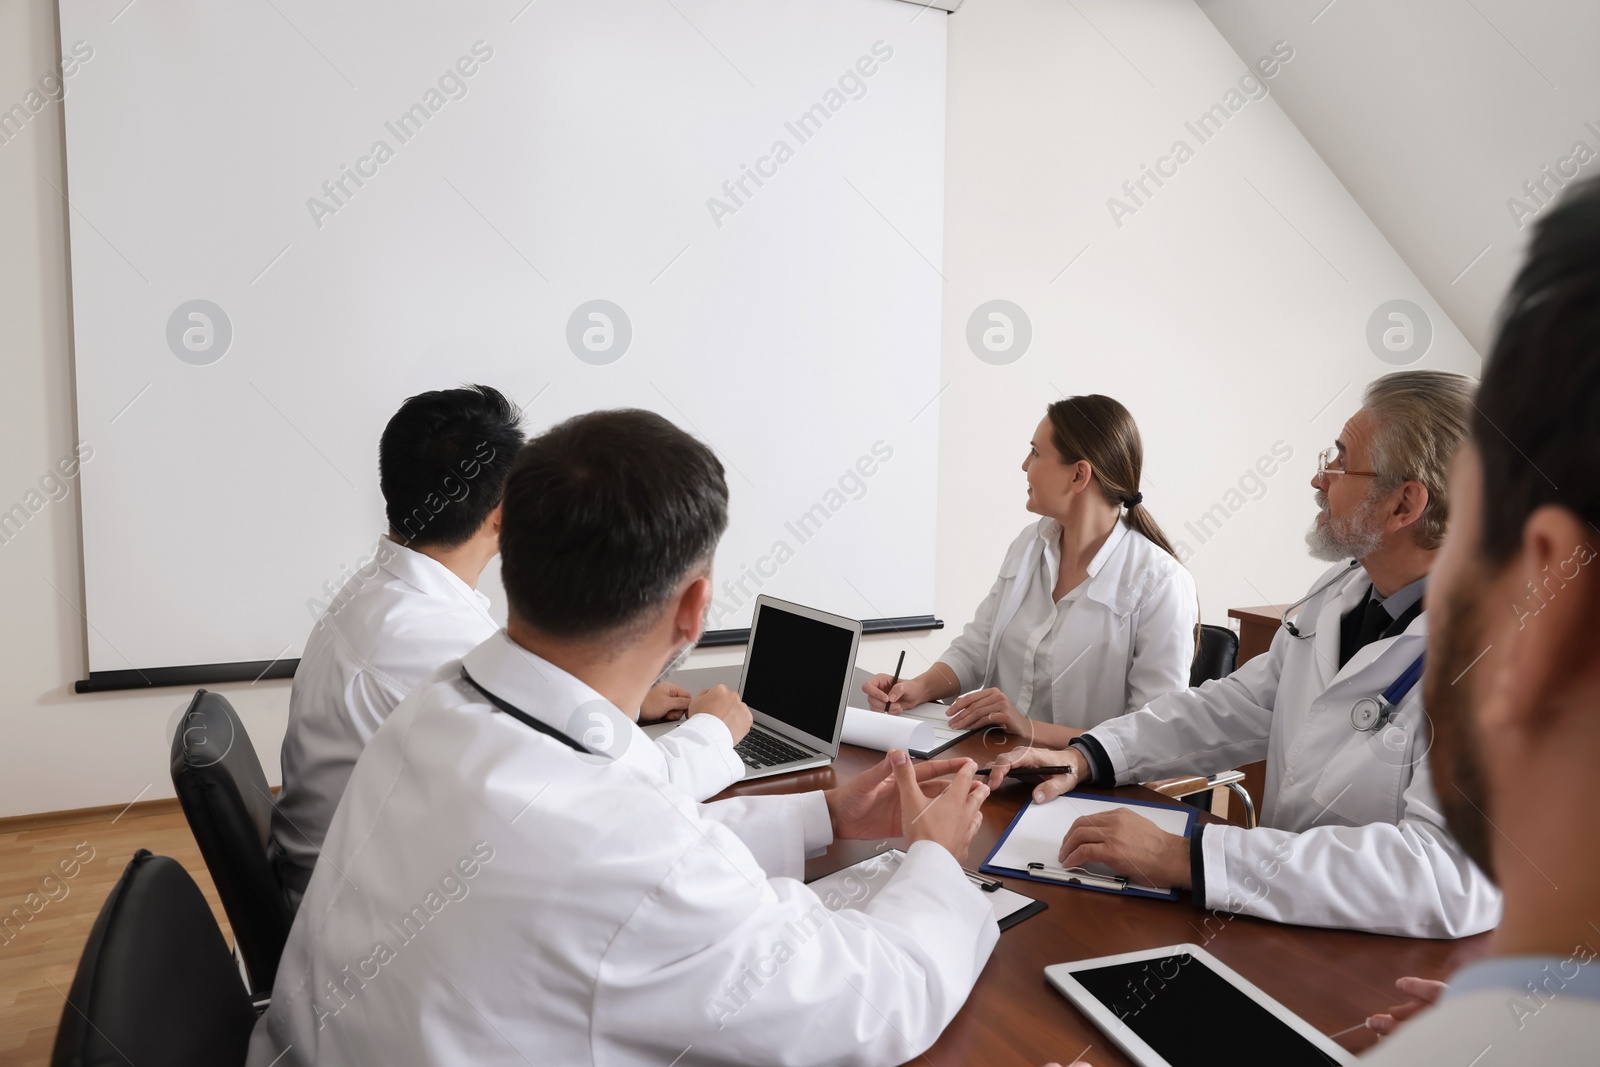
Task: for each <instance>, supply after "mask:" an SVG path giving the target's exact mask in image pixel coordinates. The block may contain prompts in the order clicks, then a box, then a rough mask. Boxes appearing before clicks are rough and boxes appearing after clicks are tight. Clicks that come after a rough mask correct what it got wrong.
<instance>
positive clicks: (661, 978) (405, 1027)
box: [249, 411, 998, 1067]
mask: <svg viewBox="0 0 1600 1067" xmlns="http://www.w3.org/2000/svg"><path fill="white" fill-rule="evenodd" d="M727 497H728V491H727V485H726V482H725V481H724V478H723V472H722V465H721V464H720V463H718V462H717V460H716V458H715V457H714V456H713V455H712V454H711V452H710V450H709V449H707V448H706V447H705V446H704V445H702V444H700V443H699V442H698V441H696V440H694V439H693V438H692V437H690V436H688V435H687V434H685V433H683V432H682V431H680V430H678V429H676V428H675V427H673V426H672V425H671V424H670V423H668V422H667V421H666V420H665V419H662V418H661V417H660V416H657V415H653V414H650V413H648V412H642V411H610V412H599V413H596V414H592V415H586V416H580V417H578V418H575V419H572V420H569V421H568V422H565V423H562V424H561V425H559V426H557V427H555V428H554V429H552V430H550V431H549V432H548V433H546V434H544V435H543V436H541V437H539V438H536V439H535V440H533V441H531V442H530V443H529V444H528V445H527V447H526V448H525V449H524V450H523V452H522V454H521V456H520V457H519V458H518V461H517V464H516V466H515V468H514V469H513V470H512V472H511V476H510V478H509V480H508V482H507V485H506V498H505V504H504V507H503V522H502V526H501V537H500V544H501V561H502V570H501V572H502V574H503V576H504V578H505V582H506V590H507V594H508V596H509V599H510V604H511V611H510V621H509V623H508V624H507V627H506V630H505V631H504V632H503V633H499V634H496V635H494V636H493V637H491V638H489V639H488V640H487V641H485V642H484V643H483V644H481V645H479V646H478V647H477V648H475V649H473V650H472V651H470V652H469V653H467V654H466V655H465V656H464V657H462V658H461V659H459V660H453V661H451V662H449V663H447V664H445V665H444V666H442V667H440V668H439V670H438V671H436V672H435V673H434V674H433V676H432V677H431V678H430V679H429V680H428V681H427V682H425V683H424V684H423V685H422V687H421V688H419V689H418V690H417V691H416V692H414V693H413V694H412V695H411V696H410V697H408V698H407V699H406V700H405V702H404V703H402V704H401V706H400V707H399V708H398V709H396V710H395V713H394V714H393V715H392V716H390V717H389V720H388V721H387V722H385V723H384V724H383V726H382V727H381V728H379V730H378V732H377V734H376V735H375V736H374V737H373V739H372V741H371V743H370V744H369V745H368V746H367V749H366V751H365V752H364V753H362V756H361V760H360V762H359V763H358V764H357V765H356V768H355V773H354V774H352V775H351V777H350V782H349V787H348V789H347V791H346V793H345V797H344V801H343V803H341V804H340V805H339V810H338V813H337V814H336V815H335V816H334V820H333V825H332V827H331V828H330V829H329V831H328V835H327V840H326V844H325V855H324V861H325V862H323V863H321V864H319V865H318V867H317V870H316V873H315V874H314V875H313V876H312V879H311V885H310V888H309V889H308V891H307V894H306V898H305V903H304V905H303V906H302V907H301V909H300V913H299V916H298V917H297V918H296V920H295V924H294V928H293V929H292V930H291V931H290V934H289V941H288V945H287V946H286V947H285V949H284V954H283V960H282V962H281V963H280V964H279V967H278V979H277V983H276V985H275V986H274V987H273V996H272V1007H271V1008H270V1009H269V1010H268V1012H267V1014H266V1015H265V1016H264V1017H263V1020H262V1022H261V1023H260V1024H258V1025H257V1027H256V1032H255V1034H254V1038H253V1040H252V1043H251V1050H250V1059H249V1063H250V1064H251V1065H253V1067H268V1065H269V1064H278V1065H279V1067H292V1065H295V1064H345V1063H358V1062H359V1063H414V1064H449V1065H452V1067H453V1065H456V1064H463V1063H471V1064H480V1065H481V1064H491V1065H493V1064H504V1065H507V1067H511V1065H518V1067H520V1065H525V1064H528V1063H535V1062H538V1063H574V1064H575V1063H605V1064H611V1065H615V1067H667V1065H669V1064H677V1065H678V1067H690V1065H695V1064H741V1065H753V1064H767V1063H772V1064H776V1063H784V1064H841V1065H851V1064H883V1063H899V1062H902V1061H905V1060H908V1059H912V1058H915V1057H916V1056H918V1055H919V1054H920V1053H921V1052H923V1051H924V1050H925V1049H927V1048H928V1046H929V1045H931V1044H932V1043H933V1041H934V1039H935V1038H936V1037H937V1036H938V1035H939V1032H940V1031H941V1030H942V1029H943V1028H944V1026H945V1025H946V1024H947V1023H948V1022H949V1021H950V1019H951V1017H952V1016H953V1015H954V1014H955V1012H956V1010H957V1009H958V1008H959V1007H960V1006H961V1004H962V1003H963V1002H964V1001H965V999H966V996H967V994H968V992H969V991H970V990H971V988H972V983H973V982H974V981H975V980H976V978H977V976H978V972H979V971H980V970H981V969H982V967H983V964H984V962H985V961H986V960H987V958H988V956H989V953H990V951H991V950H992V949H993V947H994V945H995V942H996V940H997V938H998V929H997V927H996V925H995V920H994V914H993V911H992V909H991V908H990V905H989V903H988V899H987V897H986V896H985V895H984V894H983V893H982V892H980V891H979V890H978V889H977V888H976V887H975V886H974V885H972V883H970V882H969V881H967V879H966V877H965V875H964V874H963V873H962V869H961V866H960V863H961V861H962V860H963V859H964V857H965V856H966V853H967V849H968V846H969V845H970V843H971V840H972V836H973V834H974V833H975V832H976V831H977V829H978V827H979V825H980V824H981V821H982V816H981V813H980V811H979V807H980V805H981V804H982V801H983V798H984V797H985V796H986V795H987V793H988V789H987V788H986V787H985V786H984V785H983V783H982V782H981V781H979V780H978V779H976V778H975V777H974V771H975V769H976V768H975V765H974V764H973V763H972V761H970V760H937V761H929V762H925V763H922V764H920V765H917V766H915V767H913V765H912V764H911V762H910V760H909V759H908V758H907V756H906V754H905V753H904V752H894V753H890V754H889V756H888V758H886V759H885V760H884V761H883V762H882V763H880V764H878V765H877V767H875V768H873V769H871V770H869V771H867V772H865V773H864V774H862V775H861V776H859V777H858V778H857V779H856V780H855V781H853V782H850V783H848V784H846V785H842V786H839V787H836V788H834V789H830V790H827V791H826V792H812V793H804V794H796V795H787V796H758V797H745V798H738V799H734V800H725V801H721V802H719V803H715V804H700V803H696V802H695V800H694V799H693V798H692V797H691V796H690V795H689V794H687V793H685V792H684V791H683V790H682V789H680V788H678V787H677V786H675V785H674V784H673V783H672V782H671V781H669V780H668V778H667V775H666V769H665V765H664V760H663V758H662V756H661V753H660V751H659V750H658V749H657V748H656V746H654V745H652V744H650V742H649V740H648V739H647V738H646V737H645V735H644V734H643V733H642V732H641V731H640V730H639V728H638V726H637V725H636V723H635V719H636V718H637V715H638V709H639V704H640V701H641V699H642V698H643V696H644V694H645V692H646V690H648V688H649V687H650V684H651V682H652V681H653V680H655V679H656V678H658V677H659V676H661V675H662V674H663V673H664V672H665V671H666V670H668V669H669V668H670V667H671V665H672V664H673V663H674V662H676V661H677V660H678V659H679V658H680V657H681V656H682V654H683V652H684V650H686V649H688V648H690V647H692V646H693V644H694V643H695V641H696V639H697V638H698V637H699V635H700V631H701V628H702V626H703V619H704V616H705V613H706V609H707V608H708V607H709V605H710V603H711V590H712V584H711V561H712V556H713V553H714V552H715V549H716V545H717V541H718V540H719V538H720V537H721V534H722V531H723V528H724V527H725V525H726V523H727ZM707 694H709V699H712V700H714V701H716V702H718V703H719V704H721V705H723V706H726V707H739V708H742V707H743V705H742V704H741V703H740V701H739V698H738V697H737V696H736V695H735V694H734V693H732V692H731V691H730V690H728V689H727V688H726V687H723V686H718V687H717V688H715V689H712V690H708V691H707ZM747 713H748V712H747ZM951 774H953V775H954V779H953V780H950V781H936V780H935V779H940V778H942V777H943V776H945V775H951ZM902 833H904V834H906V835H908V836H909V837H910V838H911V839H912V843H911V845H910V847H909V848H908V849H907V852H906V856H905V859H904V860H903V862H902V863H901V864H900V866H899V867H898V869H896V870H894V871H893V872H892V873H891V872H890V871H889V870H887V869H885V870H884V871H883V872H882V873H881V875H880V876H881V877H883V878H884V879H885V882H884V883H883V884H882V886H881V888H880V889H879V891H878V893H877V895H876V896H875V897H873V898H872V899H871V900H870V901H869V902H868V903H867V904H866V905H865V906H864V907H861V908H859V909H857V908H851V909H844V910H830V907H831V906H832V905H825V904H824V902H823V899H822V898H820V897H819V896H818V895H817V894H816V893H815V892H814V891H812V890H811V889H810V888H809V887H807V886H806V885H805V884H803V883H802V882H801V881H800V879H801V877H802V876H803V874H804V869H805V864H804V860H805V857H806V855H807V854H808V853H812V852H815V851H818V850H820V849H823V848H825V847H826V846H828V845H829V844H830V843H831V842H832V841H833V840H834V839H835V838H857V839H862V840H879V841H881V840H883V839H885V838H890V837H895V836H899V835H901V834H902Z"/></svg>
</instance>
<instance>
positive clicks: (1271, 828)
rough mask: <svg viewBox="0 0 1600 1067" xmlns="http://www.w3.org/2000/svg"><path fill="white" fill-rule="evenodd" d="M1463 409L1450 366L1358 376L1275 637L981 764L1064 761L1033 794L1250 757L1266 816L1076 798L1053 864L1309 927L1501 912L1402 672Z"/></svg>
mask: <svg viewBox="0 0 1600 1067" xmlns="http://www.w3.org/2000/svg"><path fill="white" fill-rule="evenodd" d="M1471 412H1472V383H1471V382H1470V381H1469V380H1468V379H1467V378H1464V377H1462V376H1461V375H1458V374H1448V373H1443V372H1440V371H1404V372H1400V373H1396V374H1390V375H1387V376H1385V377H1383V378H1379V379H1378V380H1377V381H1375V382H1373V383H1372V384H1371V385H1370V386H1369V387H1368V389H1367V391H1366V395H1365V397H1364V398H1363V401H1362V406H1361V409H1360V410H1359V411H1357V412H1356V413H1355V414H1354V415H1353V416H1351V418H1350V420H1349V421H1348V422H1346V423H1345V425H1344V429H1343V430H1342V431H1341V432H1340V434H1339V438H1338V440H1337V441H1336V442H1335V444H1334V446H1333V447H1332V448H1329V449H1327V450H1326V451H1324V452H1323V453H1322V455H1321V456H1320V457H1319V460H1318V464H1317V473H1316V475H1315V477H1313V478H1312V480H1311V485H1312V488H1313V489H1315V490H1316V501H1317V507H1318V512H1317V517H1316V519H1315V521H1314V522H1313V524H1312V527H1311V530H1310V531H1309V532H1308V533H1307V534H1306V543H1307V544H1308V545H1309V547H1310V549H1311V554H1312V555H1313V556H1315V557H1317V558H1318V559H1325V560H1328V561H1330V562H1334V566H1333V567H1332V568H1330V569H1329V570H1328V571H1327V573H1325V574H1324V575H1323V576H1322V577H1321V578H1319V579H1318V580H1317V582H1316V583H1315V584H1314V585H1313V586H1312V587H1311V591H1310V592H1309V593H1308V594H1307V595H1306V596H1305V597H1303V598H1301V599H1300V601H1298V602H1297V603H1296V604H1294V605H1293V606H1291V608H1290V610H1289V611H1287V612H1285V621H1284V624H1283V626H1282V628H1281V629H1280V630H1279V631H1278V633H1277V635H1276V636H1275V637H1274V638H1273V641H1272V647H1271V649H1270V650H1269V651H1267V652H1266V653H1263V654H1262V655H1260V656H1257V657H1256V658H1255V659H1252V660H1251V661H1250V662H1249V663H1246V664H1245V665H1244V666H1243V667H1241V668H1239V669H1238V670H1237V671H1235V672H1234V673H1233V674H1231V675H1229V676H1228V677H1227V678H1223V679H1220V680H1217V681H1211V682H1207V683H1206V684H1205V685H1202V686H1200V687H1198V688H1195V689H1188V690H1182V691H1179V692H1176V693H1171V694H1168V695H1167V696H1165V697H1162V698H1161V699H1159V700H1156V701H1153V702H1152V703H1150V704H1149V705H1148V706H1146V707H1144V708H1142V709H1141V710H1139V711H1136V712H1134V713H1132V714H1129V715H1124V716H1121V717H1119V718H1116V719H1113V720H1111V721H1110V722H1106V723H1103V724H1101V725H1100V726H1097V727H1095V728H1094V729H1092V730H1090V731H1088V732H1087V733H1084V734H1083V735H1081V736H1079V737H1078V738H1076V739H1074V740H1073V742H1072V744H1071V747H1069V748H1067V749H1065V750H1061V751H1052V750H1048V749H1036V748H1029V749H1022V750H1019V751H1015V752H1011V753H1007V754H1005V755H1003V756H1001V757H1000V759H999V760H998V761H997V762H996V764H995V768H996V769H995V773H994V774H993V775H992V776H991V778H990V784H991V787H993V788H998V787H999V785H1000V784H1001V782H1003V781H1004V779H1005V775H1006V771H1007V770H1009V769H1010V768H1014V767H1029V766H1056V765H1064V766H1067V767H1070V768H1071V770H1070V771H1069V772H1067V773H1065V774H1060V775H1057V776H1056V777H1054V778H1051V779H1049V780H1047V781H1045V782H1043V783H1041V784H1040V785H1039V786H1037V787H1036V788H1035V790H1034V799H1035V800H1036V801H1039V802H1042V801H1045V800H1049V799H1052V798H1054V797H1056V796H1058V795H1060V794H1062V793H1065V792H1067V791H1069V790H1071V789H1074V788H1076V787H1077V786H1080V785H1085V784H1088V785H1107V786H1108V785H1112V784H1119V785H1120V784H1127V783H1129V782H1143V781H1149V780H1152V779H1157V778H1165V777H1170V776H1172V775H1174V774H1181V773H1192V774H1212V773H1215V772H1217V771H1221V770H1225V769H1227V768H1230V767H1236V766H1239V765H1240V764H1243V763H1251V762H1254V761H1256V760H1261V759H1265V760H1266V761H1267V775H1266V796H1265V802H1264V803H1263V805H1262V812H1261V825H1260V826H1259V827H1256V828H1253V829H1242V828H1240V827H1236V826H1218V825H1208V826H1204V827H1200V828H1197V829H1196V831H1195V834H1194V836H1193V837H1191V838H1187V839H1186V838H1182V837H1178V836H1176V835H1173V834H1168V833H1166V832H1164V831H1162V830H1160V829H1159V828H1157V827H1156V825H1155V824H1154V823H1152V822H1150V821H1149V820H1148V819H1144V818H1141V817H1140V816H1138V815H1136V814H1134V813H1133V812H1132V811H1131V810H1127V809H1123V810H1118V811H1113V812H1108V813H1106V814H1102V815H1093V816H1086V817H1084V818H1081V819H1079V820H1078V821H1077V822H1076V823H1075V824H1074V825H1073V827H1072V830H1071V832H1069V833H1068V835H1067V836H1066V838H1065V840H1064V841H1063V842H1062V845H1061V852H1060V862H1061V864H1062V866H1064V867H1072V866H1079V865H1082V864H1088V863H1099V864H1104V865H1106V866H1108V867H1111V868H1112V869H1114V870H1116V871H1117V872H1118V873H1121V874H1126V875H1128V876H1130V877H1132V878H1134V879H1135V880H1137V881H1138V882H1140V883H1141V884H1145V885H1156V886H1167V885H1170V886H1177V887H1180V888H1184V889H1190V890H1192V891H1193V895H1194V902H1195V905H1196V906H1197V907H1200V908H1204V909H1207V910H1211V911H1213V912H1214V913H1221V912H1227V913H1239V914H1245V915H1255V916H1259V917H1261V918H1267V919H1276V920H1278V921H1280V922H1292V923H1301V924H1304V925H1307V926H1330V927H1346V928H1352V929H1358V930H1368V931H1371V932H1374V933H1385V934H1396V935H1403V936H1409V937H1464V936H1466V935H1468V934H1476V933H1481V932H1482V931H1484V930H1488V929H1491V928H1492V927H1493V926H1494V925H1495V924H1496V923H1497V922H1498V921H1499V918H1500V894H1499V892H1498V890H1496V889H1495V887H1494V885H1493V883H1492V882H1490V880H1489V879H1488V878H1487V877H1486V876H1485V874H1484V873H1483V871H1482V870H1480V869H1479V868H1478V867H1477V866H1476V865H1475V864H1474V863H1473V862H1472V860H1471V859H1470V858H1469V857H1468V855H1467V854H1466V852H1464V851H1463V850H1462V848H1461V846H1460V845H1459V844H1458V843H1457V842H1456V840H1455V839H1454V838H1453V837H1452V836H1451V834H1450V831H1449V830H1448V829H1447V828H1446V826H1445V821H1444V814H1443V812H1442V811H1441V808H1440V803H1439V798H1438V796H1437V795H1436V794H1435V791H1434V787H1433V781H1432V776H1431V774H1430V773H1429V769H1428V748H1429V746H1430V744H1431V743H1432V737H1431V734H1430V732H1429V728H1428V723H1427V719H1426V716H1425V715H1424V713H1423V709H1422V698H1421V687H1420V686H1418V685H1416V681H1417V679H1418V678H1419V677H1420V676H1421V674H1422V653H1423V648H1424V646H1425V644H1426V642H1427V620H1426V617H1425V616H1424V614H1423V599H1422V597H1423V591H1424V589H1425V587H1426V585H1427V580H1428V571H1429V569H1430V568H1431V567H1432V566H1433V560H1434V557H1435V556H1436V555H1437V554H1438V551H1439V546H1440V545H1441V544H1442V543H1443V540H1444V532H1445V526H1446V523H1447V521H1448V518H1449V498H1448V492H1447V481H1448V479H1447V470H1448V466H1449V462H1450V458H1451V456H1452V455H1453V454H1454V453H1455V451H1456V448H1457V446H1458V445H1459V444H1460V443H1461V441H1462V439H1463V438H1464V437H1465V435H1466V432H1467V427H1468V425H1469V422H1470V417H1471ZM1291 620H1292V621H1291ZM1210 923H1211V920H1208V921H1207V924H1208V926H1209V925H1210Z"/></svg>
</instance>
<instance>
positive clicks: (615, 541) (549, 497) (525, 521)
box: [500, 409, 728, 638]
mask: <svg viewBox="0 0 1600 1067" xmlns="http://www.w3.org/2000/svg"><path fill="white" fill-rule="evenodd" d="M727 525H728V483H727V481H726V479H724V477H723V471H722V464H721V463H720V462H718V460H717V457H716V456H714V455H712V454H711V450H710V449H709V448H707V447H706V446H705V445H703V444H701V443H700V442H699V441H697V440H695V439H694V438H693V437H691V436H689V435H688V434H687V433H684V432H683V431H682V430H680V429H678V428H677V427H676V426H674V425H673V424H672V423H670V422H668V421H667V420H666V419H664V418H662V417H661V416H660V415H657V414H655V413H654V412H650V411H639V410H636V409H623V410H619V411H596V412H591V413H590V414H588V415H579V416H577V417H576V418H571V419H568V420H567V421H566V422H563V423H561V424H560V425H559V426H556V427H554V428H552V429H550V430H548V431H546V432H545V433H543V434H540V435H539V436H538V437H535V438H534V439H533V440H531V441H529V442H528V443H527V445H525V446H524V447H523V449H522V454H521V455H519V456H518V457H517V462H516V465H515V466H514V467H512V469H511V475H510V477H508V478H507V479H506V495H505V510H504V512H503V513H502V519H501V523H500V577H501V579H502V580H503V581H504V582H505V587H506V600H507V602H508V603H509V605H510V607H511V611H512V614H514V615H515V616H516V617H517V618H518V619H520V620H521V621H523V622H525V623H527V624H528V625H530V626H532V627H534V628H535V629H537V630H539V631H541V632H542V633H546V634H549V635H551V636H554V637H562V638H585V637H594V636H597V635H603V634H619V633H626V632H628V631H629V630H631V629H632V627H634V626H635V625H637V624H640V623H643V622H647V621H648V619H649V615H650V613H651V612H652V611H653V610H654V609H658V608H660V607H661V606H662V605H663V604H665V603H666V602H667V600H668V599H669V598H670V597H671V595H672V593H673V591H674V590H675V589H676V588H677V587H678V584H679V583H680V582H681V581H682V580H683V578H684V576H685V575H687V574H689V573H690V571H691V570H693V569H695V568H698V567H707V568H709V566H710V564H711V557H712V554H713V553H714V552H715V551H716V547H717V541H718V540H720V539H721V537H722V531H723V530H724V529H725V528H726V527H727Z"/></svg>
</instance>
